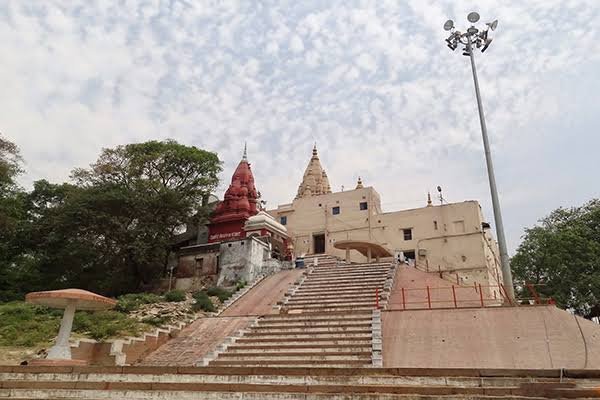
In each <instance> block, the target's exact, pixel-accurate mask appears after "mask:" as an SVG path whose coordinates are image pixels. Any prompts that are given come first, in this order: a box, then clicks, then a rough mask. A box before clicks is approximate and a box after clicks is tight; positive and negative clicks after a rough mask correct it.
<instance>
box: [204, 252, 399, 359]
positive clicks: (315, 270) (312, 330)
mask: <svg viewBox="0 0 600 400" xmlns="http://www.w3.org/2000/svg"><path fill="white" fill-rule="evenodd" d="M314 258H317V264H316V266H315V265H314V264H313V260H314ZM306 260H307V263H306V265H307V269H306V271H305V274H304V276H303V277H302V279H300V280H299V282H298V284H297V286H295V287H293V288H291V289H290V290H289V291H288V293H287V294H286V297H285V298H284V300H283V301H282V302H281V303H280V305H279V306H280V310H279V311H280V312H279V314H274V315H266V316H263V317H261V318H259V319H258V320H257V321H256V322H255V323H254V324H252V325H251V326H250V327H249V328H248V329H246V330H244V331H243V332H241V335H240V336H238V337H237V338H234V339H232V340H230V341H229V342H226V343H225V344H223V345H222V346H221V348H220V350H221V351H220V352H219V353H218V354H215V356H216V358H214V359H212V360H205V365H209V366H211V367H252V366H254V367H266V366H281V367H315V366H327V367H342V368H345V367H370V366H381V363H382V359H381V315H380V311H379V309H381V308H384V307H385V305H386V302H387V299H388V298H389V291H390V289H391V287H392V280H393V276H394V272H395V269H394V266H393V265H391V264H389V263H387V264H386V263H371V264H347V263H344V262H341V261H340V260H338V259H337V258H335V257H332V256H327V255H322V256H312V257H310V258H307V259H306ZM378 307H379V308H378Z"/></svg>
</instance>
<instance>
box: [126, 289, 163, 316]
mask: <svg viewBox="0 0 600 400" xmlns="http://www.w3.org/2000/svg"><path fill="white" fill-rule="evenodd" d="M161 301H163V298H162V297H161V296H159V295H157V294H154V293H129V294H124V295H122V296H119V297H118V298H117V307H116V308H115V309H116V310H117V311H122V312H126V313H128V312H131V311H134V310H137V309H138V308H140V306H141V305H142V304H152V303H159V302H161Z"/></svg>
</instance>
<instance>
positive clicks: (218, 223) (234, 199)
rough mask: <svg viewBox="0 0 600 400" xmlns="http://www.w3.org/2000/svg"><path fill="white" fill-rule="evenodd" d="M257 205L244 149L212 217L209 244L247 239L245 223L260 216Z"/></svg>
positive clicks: (256, 194) (252, 179)
mask: <svg viewBox="0 0 600 400" xmlns="http://www.w3.org/2000/svg"><path fill="white" fill-rule="evenodd" d="M257 203H258V192H257V191H256V187H255V186H254V176H253V175H252V170H251V169H250V164H249V163H248V157H247V153H246V148H245V147H244V155H243V157H242V160H241V161H240V163H239V164H238V166H237V168H236V169H235V172H234V173H233V177H232V178H231V184H230V185H229V188H228V189H227V191H226V192H225V196H224V197H223V201H222V202H221V203H219V205H218V206H217V208H216V209H215V211H214V213H213V215H212V216H211V219H210V224H209V225H208V241H209V243H214V242H221V241H225V240H235V239H240V238H243V237H245V236H246V235H245V232H244V229H243V228H244V223H245V222H246V220H247V219H248V218H250V217H251V216H253V215H256V214H258V207H257Z"/></svg>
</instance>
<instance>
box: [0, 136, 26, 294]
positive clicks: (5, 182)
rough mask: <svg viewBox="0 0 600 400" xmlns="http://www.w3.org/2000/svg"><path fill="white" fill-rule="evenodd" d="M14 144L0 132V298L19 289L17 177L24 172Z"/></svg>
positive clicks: (19, 192) (21, 214)
mask: <svg viewBox="0 0 600 400" xmlns="http://www.w3.org/2000/svg"><path fill="white" fill-rule="evenodd" d="M21 163H22V159H21V156H20V153H19V148H18V147H17V145H16V144H14V143H12V142H11V141H9V140H8V139H5V138H3V137H2V136H1V135H0V300H2V299H3V298H6V297H8V298H11V297H14V296H15V295H16V293H18V292H19V289H18V288H17V287H16V286H15V283H16V282H19V280H20V278H21V274H20V270H19V268H18V265H16V264H15V258H16V257H17V256H18V255H19V253H20V250H21V248H20V245H19V241H18V239H17V235H18V234H19V232H20V230H21V229H22V223H23V218H24V214H25V209H24V201H23V200H24V193H23V192H22V190H21V189H20V188H19V186H18V184H17V182H16V178H17V176H18V175H19V174H20V173H22V172H23V169H22V167H21Z"/></svg>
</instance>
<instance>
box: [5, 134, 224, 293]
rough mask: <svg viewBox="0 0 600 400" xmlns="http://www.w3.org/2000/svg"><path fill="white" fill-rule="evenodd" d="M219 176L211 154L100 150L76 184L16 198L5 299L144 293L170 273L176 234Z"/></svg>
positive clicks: (159, 146) (41, 186)
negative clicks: (71, 292) (36, 293)
mask: <svg viewBox="0 0 600 400" xmlns="http://www.w3.org/2000/svg"><path fill="white" fill-rule="evenodd" d="M14 149H16V148H14ZM16 154H18V153H16ZM11 168H12V169H11V171H15V172H13V175H14V174H15V173H17V172H18V169H17V168H14V167H11ZM7 170H8V169H7ZM220 170H221V162H220V161H219V159H218V157H217V155H216V154H214V153H211V152H208V151H204V150H201V149H197V148H196V147H190V146H184V145H181V144H178V143H176V142H175V141H172V140H167V141H162V142H160V141H150V142H146V143H139V144H129V145H124V146H118V147H116V148H114V149H104V150H103V151H102V153H101V154H100V157H99V158H98V160H97V161H96V162H95V163H94V164H92V165H91V166H90V168H88V169H76V170H74V171H73V174H72V178H73V183H72V184H71V183H62V184H53V183H50V182H48V181H45V180H40V181H37V182H35V183H34V188H33V190H32V191H31V192H30V193H22V192H21V193H19V196H18V198H19V201H20V204H21V206H20V208H19V210H20V211H19V215H17V217H18V218H16V219H15V220H16V221H17V223H16V225H15V226H16V227H17V228H15V229H13V231H12V234H11V237H10V240H8V241H7V242H6V243H10V246H12V247H13V249H14V250H15V251H13V252H12V255H11V256H10V258H9V259H6V260H2V257H0V301H1V300H9V299H14V298H19V297H22V295H23V294H24V293H26V292H28V291H32V290H47V289H57V288H65V287H78V288H84V289H88V290H92V291H96V292H99V293H103V294H107V295H119V294H121V293H128V292H133V291H138V290H141V289H143V288H144V286H145V285H147V284H151V283H153V282H154V280H155V279H157V278H159V277H160V276H161V274H164V272H165V267H166V261H167V257H168V254H169V250H170V245H171V242H172V239H173V236H174V235H175V234H177V233H178V232H179V230H180V229H182V227H183V226H184V225H185V224H187V223H190V222H194V218H197V217H198V216H199V215H203V213H205V212H204V209H203V207H202V205H201V204H202V199H203V198H204V197H205V196H207V195H208V194H209V193H211V192H212V191H214V189H215V188H216V186H217V184H218V178H217V175H218V173H219V172H220ZM7 181H8V180H7ZM0 235H1V233H0ZM3 243H4V241H3ZM3 245H4V244H3ZM0 250H2V249H0Z"/></svg>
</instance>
